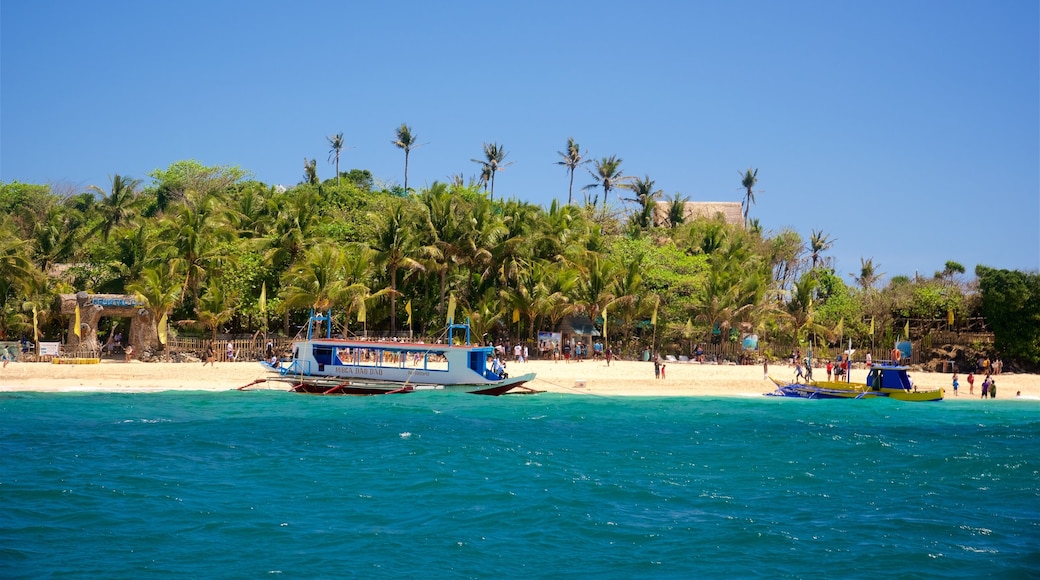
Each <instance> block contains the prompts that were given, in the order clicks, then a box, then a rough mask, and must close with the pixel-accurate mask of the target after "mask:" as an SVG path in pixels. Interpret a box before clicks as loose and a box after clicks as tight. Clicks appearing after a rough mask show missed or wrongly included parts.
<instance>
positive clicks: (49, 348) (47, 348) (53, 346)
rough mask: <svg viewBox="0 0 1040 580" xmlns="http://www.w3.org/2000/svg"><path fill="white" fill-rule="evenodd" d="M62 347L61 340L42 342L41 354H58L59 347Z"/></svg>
mask: <svg viewBox="0 0 1040 580" xmlns="http://www.w3.org/2000/svg"><path fill="white" fill-rule="evenodd" d="M60 347H61V343H60V342H41V343H40V356H58V349H59V348H60Z"/></svg>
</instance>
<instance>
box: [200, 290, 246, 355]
mask: <svg viewBox="0 0 1040 580" xmlns="http://www.w3.org/2000/svg"><path fill="white" fill-rule="evenodd" d="M237 302H238V300H235V299H234V298H233V297H231V296H228V293H227V292H225V291H224V289H223V288H222V287H221V286H220V285H217V284H213V285H210V286H209V287H208V288H206V291H205V292H203V293H202V296H201V297H199V302H198V304H196V305H195V315H196V316H198V319H199V323H200V324H202V326H203V327H205V328H209V329H212V330H213V338H212V340H213V342H214V343H216V342H217V329H218V328H220V325H221V324H224V323H225V322H227V321H229V320H231V317H232V316H234V315H235V307H236V306H237Z"/></svg>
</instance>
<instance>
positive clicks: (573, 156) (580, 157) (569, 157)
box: [556, 137, 590, 205]
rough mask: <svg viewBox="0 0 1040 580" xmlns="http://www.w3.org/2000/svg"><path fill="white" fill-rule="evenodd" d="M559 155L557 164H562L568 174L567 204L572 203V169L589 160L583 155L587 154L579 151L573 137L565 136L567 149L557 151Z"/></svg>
mask: <svg viewBox="0 0 1040 580" xmlns="http://www.w3.org/2000/svg"><path fill="white" fill-rule="evenodd" d="M557 153H558V154H559V155H560V158H561V159H560V161H557V162H556V164H557V165H563V166H564V167H566V168H567V173H569V174H570V178H571V181H570V186H569V187H568V188H567V205H572V204H573V203H574V170H575V169H577V168H578V167H579V166H581V165H585V164H586V163H588V162H589V161H590V160H588V159H585V155H587V154H588V152H587V151H586V152H585V153H582V152H581V147H580V146H579V145H578V144H577V143H576V142H575V141H574V137H568V138H567V150H566V151H557Z"/></svg>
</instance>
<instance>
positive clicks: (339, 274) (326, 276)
mask: <svg viewBox="0 0 1040 580" xmlns="http://www.w3.org/2000/svg"><path fill="white" fill-rule="evenodd" d="M345 267H346V257H345V255H344V253H343V250H341V249H340V248H339V246H336V245H333V244H324V243H323V244H318V245H316V246H314V247H312V248H310V249H308V250H307V252H306V253H305V254H304V255H303V256H302V259H301V260H300V262H299V263H297V264H293V265H292V266H290V267H289V269H288V270H287V271H286V272H285V274H284V275H283V277H282V283H283V288H284V293H285V300H284V302H283V303H282V307H283V308H286V309H294V308H307V309H311V308H313V309H314V310H316V311H318V312H324V311H326V310H328V309H329V308H331V307H333V306H340V305H343V304H347V303H348V302H349V301H350V294H349V292H348V289H349V287H350V283H349V282H347V281H346V280H345V279H344V272H345Z"/></svg>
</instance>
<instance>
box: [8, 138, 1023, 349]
mask: <svg viewBox="0 0 1040 580" xmlns="http://www.w3.org/2000/svg"><path fill="white" fill-rule="evenodd" d="M334 145H335V144H334V143H333V150H332V151H331V152H330V155H332V156H335V153H336V150H335V147H334ZM492 145H494V146H495V147H494V149H495V150H494V151H490V152H488V155H486V156H485V157H486V158H485V159H480V160H478V161H479V162H480V163H482V164H490V165H493V166H494V167H493V169H494V170H495V171H501V170H502V169H503V168H504V167H505V166H507V165H508V163H506V162H503V159H504V158H505V152H504V150H503V149H501V148H500V147H499V146H497V144H492ZM576 147H577V146H576V145H573V146H572V147H571V149H574V151H571V152H570V156H569V157H566V156H565V160H566V159H569V161H568V165H567V167H568V169H571V168H572V167H571V166H573V167H577V166H579V165H581V164H583V163H584V162H583V161H582V160H581V159H582V155H581V154H580V152H577V150H576ZM561 156H563V153H561ZM571 157H573V159H571ZM562 163H563V162H561V164H562ZM620 163H621V160H620V159H619V158H617V157H616V156H615V157H605V158H603V159H602V160H600V161H599V162H597V163H596V166H597V170H596V171H594V172H593V175H594V176H595V178H596V179H595V183H593V184H590V185H589V186H587V187H586V188H585V190H586V191H588V192H591V193H593V195H592V196H591V197H590V198H587V202H586V203H585V204H583V205H572V204H566V205H563V204H559V203H556V202H554V203H553V204H552V205H551V206H550V207H548V208H545V207H539V206H535V205H532V204H529V203H526V202H522V201H519V200H515V199H506V200H503V199H497V200H492V198H491V195H492V192H491V189H490V187H488V186H489V185H490V183H489V184H488V185H487V186H485V188H482V187H481V185H482V183H483V182H478V183H475V184H469V185H465V184H462V183H461V180H457V179H456V180H453V183H451V184H446V183H434V184H432V185H431V186H429V187H428V188H424V189H418V190H405V189H403V188H396V189H393V190H386V189H381V188H380V187H379V186H377V184H376V180H375V179H374V178H373V176H372V175H371V173H370V172H368V171H364V170H357V169H355V170H351V171H345V172H343V173H341V174H340V175H338V176H336V177H335V178H333V179H327V180H325V181H323V182H319V181H318V180H317V178H316V175H315V174H314V172H313V171H310V170H308V171H307V172H305V175H304V179H303V182H302V183H300V184H299V185H296V186H294V187H292V188H290V189H288V190H286V189H285V188H282V187H272V186H269V185H267V184H264V183H261V182H257V181H254V180H251V178H250V176H249V174H248V173H247V172H246V171H243V170H241V169H239V168H237V167H225V166H213V167H208V166H204V165H202V164H200V163H198V162H196V161H179V162H176V163H174V164H172V165H170V167H168V168H167V169H164V170H156V171H154V172H152V173H151V174H150V176H149V177H150V178H151V181H150V182H148V183H144V182H142V181H140V180H135V179H131V178H127V177H124V176H118V175H117V176H115V177H114V178H113V180H112V183H111V184H110V186H109V187H104V188H91V189H90V190H88V191H85V192H76V193H66V194H59V193H55V192H53V191H51V188H50V187H49V186H46V185H30V184H23V183H18V182H14V183H0V211H2V212H3V215H4V216H5V217H4V218H3V219H2V221H0V337H2V338H12V337H18V336H20V335H29V336H31V333H32V325H31V323H32V309H33V307H34V306H35V307H36V309H37V312H38V320H39V324H40V329H41V331H42V332H43V333H44V334H45V335H48V336H52V337H53V336H56V335H58V336H60V335H62V333H63V332H64V330H63V329H64V328H65V327H67V324H68V322H67V321H66V320H62V316H61V315H59V313H58V312H57V305H56V301H55V298H56V296H57V294H59V293H70V292H74V291H78V290H86V291H89V292H111V293H124V292H136V293H139V294H140V295H142V296H143V297H146V298H147V299H148V303H149V305H150V308H152V309H153V313H154V315H155V318H156V319H158V318H159V317H160V316H161V314H162V313H163V312H167V311H168V312H169V316H170V320H171V321H173V322H175V325H174V326H175V328H177V329H180V330H181V331H182V332H191V331H195V332H199V333H202V332H206V333H217V332H243V333H247V332H255V331H257V330H261V329H264V328H270V329H271V330H273V331H276V330H280V331H281V332H284V333H287V334H294V333H295V332H296V329H297V328H298V326H299V325H301V324H303V323H304V322H305V320H306V317H307V314H308V312H309V311H310V309H311V308H316V309H331V310H332V311H333V313H334V316H335V322H336V326H337V328H339V329H341V330H343V331H344V332H347V333H361V332H369V333H371V332H378V333H396V334H398V335H402V334H403V335H407V333H408V332H409V330H411V331H414V332H415V333H417V334H419V335H426V336H431V337H432V336H436V335H437V334H439V333H440V332H441V331H442V330H443V328H444V325H445V322H446V316H447V305H448V303H449V301H450V299H451V298H452V297H454V298H455V300H456V301H457V304H458V310H457V312H456V318H457V319H462V318H468V319H469V320H470V321H471V323H472V325H473V327H474V329H478V330H480V331H481V332H480V334H481V335H482V334H483V333H485V332H486V333H488V334H489V335H490V336H498V337H503V338H504V337H506V336H511V337H515V338H520V339H525V338H531V337H533V336H535V333H536V332H537V331H539V330H548V329H553V328H555V327H556V326H557V325H558V324H559V322H560V321H561V320H562V319H563V318H565V317H567V316H569V315H578V314H581V315H586V316H588V317H589V318H591V319H592V320H593V321H595V322H596V323H597V324H599V325H602V324H603V321H604V312H606V317H607V322H608V328H609V336H610V338H611V340H612V341H616V342H617V343H618V344H619V346H622V347H624V348H631V349H636V348H640V347H641V346H645V345H646V344H649V343H650V342H651V341H653V342H655V343H656V344H657V345H659V346H663V347H665V348H668V349H674V351H678V352H681V351H682V350H684V349H688V348H689V347H690V345H692V344H693V343H696V342H708V341H711V340H716V341H718V340H737V339H738V338H739V337H740V336H742V335H745V334H750V333H755V334H758V335H759V336H760V340H763V341H767V342H768V341H770V340H774V341H781V342H786V343H790V342H792V341H799V342H801V343H806V342H809V341H812V342H814V343H817V344H820V343H831V344H836V343H837V342H838V341H840V340H841V339H843V338H846V339H847V338H854V339H856V340H857V341H865V342H870V341H871V338H872V337H871V335H870V331H871V321H875V323H876V331H875V335H874V337H876V338H877V339H878V340H881V339H882V338H884V339H885V340H888V339H891V338H893V337H895V336H896V335H897V334H898V332H900V329H902V328H903V325H904V324H905V323H906V321H907V320H928V319H942V320H945V319H946V317H947V315H948V314H949V313H953V314H954V315H955V317H956V319H957V320H966V319H968V318H970V317H972V316H977V315H978V314H979V312H978V304H979V303H980V301H979V299H978V298H977V297H976V296H975V295H974V294H973V293H972V292H971V291H970V290H969V289H968V286H967V285H966V284H965V283H963V282H961V281H960V280H958V279H957V276H958V275H959V274H963V271H964V269H963V267H961V266H960V265H959V264H957V263H956V262H948V263H947V264H946V267H945V269H944V270H943V271H941V272H937V273H936V275H935V277H934V278H931V279H923V278H918V279H915V280H909V279H906V278H897V279H895V280H894V281H893V282H892V283H891V284H889V285H888V286H887V287H884V288H877V287H876V286H877V284H878V281H879V279H880V278H881V277H882V276H883V274H881V273H879V272H878V271H877V267H876V266H875V265H874V264H873V262H872V260H870V259H865V260H864V261H863V264H862V266H863V267H862V269H861V271H860V272H859V273H858V274H859V275H854V276H852V278H853V279H854V281H855V282H856V285H855V286H848V285H846V284H845V283H844V282H843V280H842V278H841V276H839V275H837V274H836V273H835V272H834V271H833V269H831V268H830V267H829V264H830V260H829V259H828V258H827V256H826V255H825V252H826V250H827V249H828V248H829V247H830V238H829V236H828V235H827V234H826V233H824V232H813V239H812V240H811V243H810V244H809V245H808V246H807V244H806V243H805V242H804V241H803V240H802V238H801V236H800V235H799V234H797V233H796V232H793V231H790V230H783V231H780V232H778V233H775V234H771V233H764V232H763V231H762V230H761V228H760V227H759V226H758V222H757V220H754V219H750V220H749V223H750V224H751V227H748V228H745V227H744V225H743V224H740V223H738V224H730V223H726V222H725V221H724V220H723V219H722V218H721V217H716V218H714V219H708V218H697V219H692V220H689V221H688V222H687V221H686V219H685V213H684V212H683V211H682V207H683V205H682V204H683V203H684V202H685V201H687V199H686V198H685V197H683V196H681V195H679V194H675V195H674V196H672V201H671V202H668V201H665V202H662V207H663V208H665V210H664V211H657V210H658V209H659V208H658V207H657V203H658V201H659V200H661V198H662V192H660V191H658V190H655V189H654V188H653V181H652V180H651V179H650V178H649V177H648V176H647V177H645V178H642V179H636V180H630V179H628V178H626V177H624V176H623V175H622V173H621V171H620V167H619V166H620ZM305 166H306V167H308V168H310V169H311V170H313V168H314V167H313V164H312V163H310V161H308V162H307V164H305ZM751 176H752V177H754V178H755V180H757V178H758V177H757V174H755V173H754V172H751ZM493 177H494V172H493V171H492V172H491V174H490V175H489V178H490V179H493ZM566 178H567V179H568V180H570V179H571V178H572V175H571V174H570V172H568V174H567V176H566ZM741 178H742V183H743V186H744V187H746V188H750V187H753V186H754V185H755V184H754V183H753V182H750V181H749V177H748V175H747V174H742V175H741ZM619 190H627V191H630V192H631V197H623V196H622V195H621V194H620V193H618V191H619ZM600 191H601V192H602V193H603V196H604V197H603V201H602V202H601V201H600V198H599V195H598V193H597V192H600ZM615 199H616V200H617V201H616V203H615V202H614V200H615ZM752 201H753V197H750V196H749V197H747V199H746V200H745V204H746V205H745V207H744V211H745V213H746V212H747V210H748V209H749V205H750V203H751V202H752ZM742 217H744V216H742ZM978 272H979V274H978V275H979V278H980V289H981V291H982V300H981V303H982V304H983V305H984V309H985V313H986V316H987V318H988V319H989V320H990V323H991V324H992V325H993V328H994V329H995V330H997V332H998V340H999V341H1000V342H999V348H1000V349H1001V350H1002V351H1004V352H1005V353H1007V355H1008V356H1022V357H1024V358H1026V359H1028V360H1031V361H1036V360H1038V358H1037V354H1036V353H1037V350H1038V347H1037V345H1038V339H1037V330H1036V329H1037V328H1040V324H1037V322H1038V320H1037V312H1038V307H1037V303H1038V300H1040V298H1038V297H1040V290H1038V289H1037V281H1036V280H1037V278H1036V276H1035V275H1025V274H1021V273H1019V272H1003V271H994V270H990V269H986V268H982V267H980V269H979V270H978ZM994 280H995V281H994ZM262 290H265V292H266V294H265V297H266V301H265V304H264V305H261V304H260V300H259V299H260V294H261V291H262ZM264 306H266V308H264ZM407 306H410V308H411V312H412V316H411V317H410V318H411V324H410V325H409V324H408V318H409V316H408V315H407V314H405V310H406V307H407ZM514 317H518V318H519V319H520V320H519V322H517V323H514ZM652 321H656V325H652V324H651V322H652Z"/></svg>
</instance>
